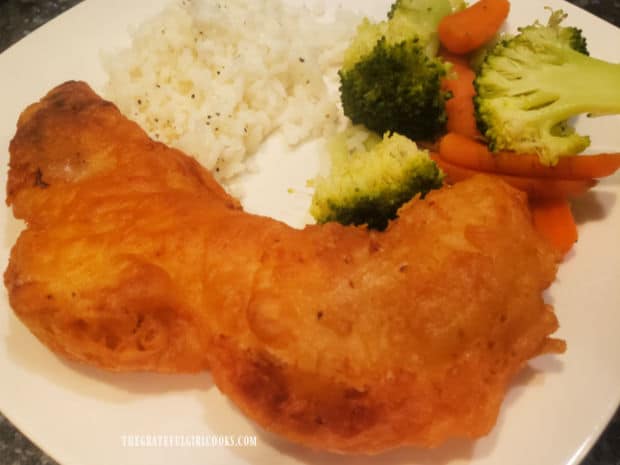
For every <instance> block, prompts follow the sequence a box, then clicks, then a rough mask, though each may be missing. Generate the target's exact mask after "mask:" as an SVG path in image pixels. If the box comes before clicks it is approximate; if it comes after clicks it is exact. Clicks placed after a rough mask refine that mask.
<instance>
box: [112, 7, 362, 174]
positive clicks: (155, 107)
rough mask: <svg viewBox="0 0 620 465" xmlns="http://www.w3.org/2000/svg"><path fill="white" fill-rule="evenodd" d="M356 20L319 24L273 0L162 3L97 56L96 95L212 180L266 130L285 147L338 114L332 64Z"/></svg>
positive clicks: (316, 132)
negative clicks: (118, 44) (100, 89)
mask: <svg viewBox="0 0 620 465" xmlns="http://www.w3.org/2000/svg"><path fill="white" fill-rule="evenodd" d="M357 22H358V18H357V17H356V16H354V15H352V14H347V13H345V12H342V11H340V12H338V13H337V17H336V20H335V21H330V22H326V21H324V20H322V19H321V18H320V17H319V16H318V14H317V13H313V12H311V11H310V10H309V9H307V8H293V7H288V6H285V5H284V4H282V2H281V1H280V0H263V1H260V2H256V1H243V0H228V1H221V0H220V1H218V0H193V1H187V0H186V1H179V2H176V3H174V4H171V5H170V6H169V7H168V8H167V9H166V10H165V11H164V12H162V13H161V14H160V15H158V16H157V17H155V18H153V19H152V20H150V21H148V22H146V23H145V24H143V25H142V26H140V27H139V28H138V29H137V30H136V31H135V33H134V34H133V44H132V47H131V48H130V49H127V50H123V51H121V52H120V53H118V54H115V55H110V56H107V57H105V58H104V66H105V68H106V70H107V72H108V74H109V82H108V84H107V86H106V90H105V92H106V95H107V97H108V98H110V99H111V100H112V101H114V102H115V103H116V104H117V105H118V106H119V107H120V109H121V111H122V112H123V113H124V114H125V115H127V116H128V117H130V118H132V119H134V120H136V121H137V122H138V123H139V124H140V125H141V126H142V127H143V128H144V129H145V130H146V131H147V132H148V133H149V134H150V136H151V137H153V138H155V139H157V140H160V141H162V142H165V143H167V144H170V145H173V146H175V147H178V148H180V149H181V150H184V151H185V152H187V153H190V154H192V155H193V156H195V157H196V158H197V159H198V161H200V162H201V163H202V164H203V165H204V166H205V167H207V168H208V169H210V170H212V171H213V172H214V174H215V176H216V177H217V178H218V179H219V180H220V181H224V182H225V181H226V180H229V179H230V178H231V177H233V176H235V175H236V174H238V173H240V172H242V171H244V163H243V162H244V160H245V159H246V157H247V156H248V155H251V154H253V153H254V152H256V150H257V149H258V147H259V146H260V145H261V143H262V142H263V141H264V140H265V139H266V138H267V137H268V136H269V135H270V134H271V133H272V132H273V131H274V130H276V129H281V130H282V134H283V136H284V139H285V141H286V142H287V143H288V144H289V145H290V146H291V147H294V146H296V145H297V144H299V143H301V142H304V141H306V140H308V139H310V138H314V137H320V136H329V135H330V134H331V133H333V132H334V131H335V130H336V129H337V128H338V127H339V126H340V125H341V124H342V123H343V121H344V116H343V115H342V111H341V109H340V108H339V104H338V96H337V92H334V89H335V88H336V87H337V69H338V67H339V66H340V63H341V59H342V54H343V51H344V49H345V48H346V46H347V44H348V41H349V38H350V37H351V35H352V34H353V33H354V31H355V26H356V24H357Z"/></svg>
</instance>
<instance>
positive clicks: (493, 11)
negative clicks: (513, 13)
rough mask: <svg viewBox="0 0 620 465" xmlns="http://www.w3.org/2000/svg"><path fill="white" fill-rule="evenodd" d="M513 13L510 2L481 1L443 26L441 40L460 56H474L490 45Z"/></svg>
mask: <svg viewBox="0 0 620 465" xmlns="http://www.w3.org/2000/svg"><path fill="white" fill-rule="evenodd" d="M509 11H510V2H509V1H508V0H479V1H478V2H477V3H474V4H473V5H471V6H469V7H468V8H465V9H464V10H461V11H459V12H457V13H454V14H451V15H448V16H446V17H444V18H443V20H442V21H441V22H440V23H439V40H440V41H441V44H442V45H443V46H444V47H445V48H447V49H448V50H449V51H451V52H454V53H457V54H461V55H462V54H465V53H469V52H472V51H474V50H476V49H477V48H479V47H480V46H482V45H484V44H485V43H487V42H488V41H490V40H491V39H492V38H493V36H495V34H497V31H498V30H499V28H500V27H501V25H502V24H503V23H504V21H505V20H506V17H507V16H508V12H509Z"/></svg>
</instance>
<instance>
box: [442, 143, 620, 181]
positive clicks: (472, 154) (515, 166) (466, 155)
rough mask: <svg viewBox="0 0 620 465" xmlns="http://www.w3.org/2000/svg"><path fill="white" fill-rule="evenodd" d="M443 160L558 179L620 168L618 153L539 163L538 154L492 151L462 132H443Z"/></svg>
mask: <svg viewBox="0 0 620 465" xmlns="http://www.w3.org/2000/svg"><path fill="white" fill-rule="evenodd" d="M439 153H440V154H441V158H443V159H444V160H445V161H447V162H450V163H453V164H456V165H460V166H463V167H465V168H470V169H473V170H478V171H486V172H491V173H500V174H509V175H513V176H527V177H540V178H557V179H591V178H602V177H605V176H609V175H611V174H613V173H615V172H616V171H617V170H618V169H619V168H620V153H605V154H598V155H574V156H567V157H560V160H559V162H558V164H557V165H556V166H545V165H543V164H542V163H540V160H539V158H538V155H534V154H518V153H514V152H499V153H491V152H490V151H489V149H488V147H487V146H486V145H484V144H481V143H479V142H477V141H475V140H472V139H471V138H469V137H464V136H463V135H461V134H455V133H450V134H447V135H445V136H444V137H443V138H442V139H441V142H440V144H439Z"/></svg>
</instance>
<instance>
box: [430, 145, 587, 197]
mask: <svg viewBox="0 0 620 465" xmlns="http://www.w3.org/2000/svg"><path fill="white" fill-rule="evenodd" d="M431 158H432V159H433V160H434V161H435V163H437V166H439V168H441V169H442V170H443V172H444V173H445V174H446V177H447V181H448V182H449V183H456V182H459V181H463V180H465V179H468V178H471V177H472V176H476V175H478V174H487V175H489V176H495V177H497V178H500V179H502V180H503V181H505V182H507V183H508V184H510V185H511V186H513V187H515V188H517V189H519V190H521V191H523V192H526V193H527V194H528V197H529V198H530V199H547V200H548V199H556V200H558V199H559V200H566V199H570V198H573V197H578V196H579V195H582V194H584V193H585V192H587V191H588V190H590V189H591V188H592V187H594V186H595V185H596V184H597V181H596V180H594V179H555V178H532V177H525V176H511V175H507V174H495V173H488V172H487V173H481V172H480V171H476V170H472V169H469V168H465V167H463V166H459V165H455V164H452V163H450V162H448V161H446V160H444V159H443V158H442V157H441V156H440V155H438V154H431Z"/></svg>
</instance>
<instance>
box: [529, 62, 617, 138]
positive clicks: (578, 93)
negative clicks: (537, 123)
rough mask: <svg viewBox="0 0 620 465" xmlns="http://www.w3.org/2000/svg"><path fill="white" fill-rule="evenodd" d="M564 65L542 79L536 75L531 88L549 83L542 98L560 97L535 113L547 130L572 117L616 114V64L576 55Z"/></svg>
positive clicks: (553, 69) (552, 70)
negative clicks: (589, 114) (541, 83)
mask: <svg viewBox="0 0 620 465" xmlns="http://www.w3.org/2000/svg"><path fill="white" fill-rule="evenodd" d="M567 53H569V54H570V55H571V56H570V57H569V58H568V59H567V60H566V63H564V64H562V65H560V66H558V67H557V68H556V67H551V68H549V70H548V71H547V72H546V73H545V76H540V75H539V74H537V75H536V82H532V83H531V85H532V87H533V88H535V87H536V86H540V82H547V83H549V84H550V85H549V90H548V91H547V92H545V94H546V95H545V96H549V95H553V94H556V95H562V96H566V97H560V98H557V99H555V100H554V101H553V100H552V102H553V103H551V104H550V105H546V106H542V107H541V108H538V109H537V110H535V111H538V112H539V115H538V116H539V117H540V118H541V121H546V124H545V125H546V126H547V127H552V126H554V125H555V124H557V123H559V122H562V121H565V120H567V119H569V118H571V117H573V116H575V115H579V114H582V113H592V114H596V115H608V114H616V113H619V112H620V64H615V63H608V62H605V61H602V60H599V59H596V58H592V57H589V56H586V55H582V54H580V53H576V52H572V51H570V52H567Z"/></svg>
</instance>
